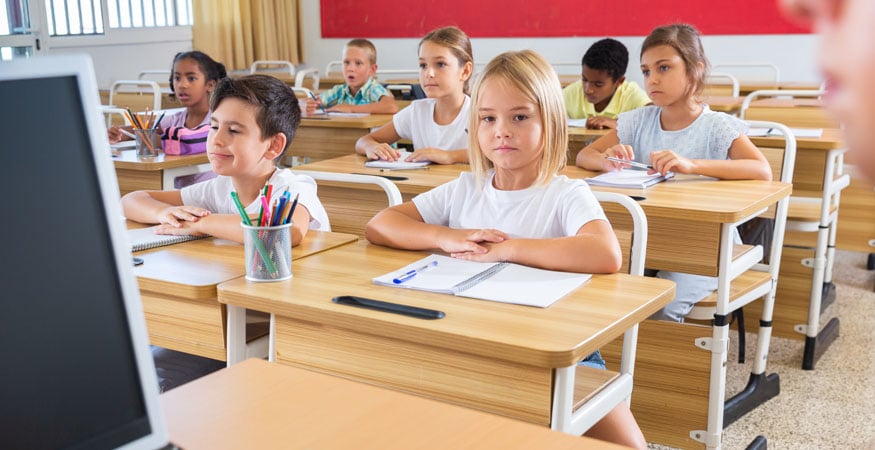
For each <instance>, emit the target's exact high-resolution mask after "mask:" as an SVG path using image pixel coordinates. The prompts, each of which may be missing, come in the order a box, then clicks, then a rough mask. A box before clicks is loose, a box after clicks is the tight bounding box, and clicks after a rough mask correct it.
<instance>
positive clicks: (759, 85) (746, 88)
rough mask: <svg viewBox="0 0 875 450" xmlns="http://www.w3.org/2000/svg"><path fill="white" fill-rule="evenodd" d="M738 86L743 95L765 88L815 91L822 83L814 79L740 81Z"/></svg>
mask: <svg viewBox="0 0 875 450" xmlns="http://www.w3.org/2000/svg"><path fill="white" fill-rule="evenodd" d="M738 88H739V92H740V93H741V95H747V94H750V93H751V92H753V91H761V90H764V89H784V90H787V89H793V90H804V91H815V90H818V89H820V83H818V82H814V81H739V83H738Z"/></svg>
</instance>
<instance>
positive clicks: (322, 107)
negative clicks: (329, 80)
mask: <svg viewBox="0 0 875 450" xmlns="http://www.w3.org/2000/svg"><path fill="white" fill-rule="evenodd" d="M308 92H309V93H310V97H313V101H315V102H316V104H317V105H319V109H321V110H322V112H323V113H324V114H328V111H325V107H324V106H322V102H320V101H319V99H318V98H317V97H316V94H314V93H313V91H308Z"/></svg>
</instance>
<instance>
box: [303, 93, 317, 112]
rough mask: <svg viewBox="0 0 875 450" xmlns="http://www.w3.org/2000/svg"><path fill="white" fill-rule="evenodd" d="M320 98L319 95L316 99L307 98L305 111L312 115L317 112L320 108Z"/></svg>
mask: <svg viewBox="0 0 875 450" xmlns="http://www.w3.org/2000/svg"><path fill="white" fill-rule="evenodd" d="M318 98H319V97H316V99H312V98H308V99H307V109H306V112H305V114H306V115H308V116H311V115H313V114H315V113H316V110H317V109H318V108H319V101H318Z"/></svg>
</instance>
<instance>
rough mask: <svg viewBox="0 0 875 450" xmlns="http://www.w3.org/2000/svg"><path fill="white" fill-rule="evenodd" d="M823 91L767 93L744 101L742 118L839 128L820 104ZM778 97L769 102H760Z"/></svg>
mask: <svg viewBox="0 0 875 450" xmlns="http://www.w3.org/2000/svg"><path fill="white" fill-rule="evenodd" d="M824 94H825V92H824V91H820V90H817V91H814V90H790V89H767V90H760V91H753V92H751V93H750V94H748V95H747V96H746V97H745V98H744V102H742V104H741V111H740V113H739V117H740V118H742V119H748V120H768V121H774V122H780V123H783V124H784V125H787V126H790V127H812V128H838V127H839V124H838V123H837V122H836V120H835V119H834V118H832V117H831V116H830V115H829V114H828V113H827V111H826V109H825V108H823V106H822V105H821V104H820V97H822V96H823V95H824ZM770 97H778V98H775V99H774V100H771V101H768V102H756V100H758V99H765V98H770Z"/></svg>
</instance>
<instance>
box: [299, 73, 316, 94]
mask: <svg viewBox="0 0 875 450" xmlns="http://www.w3.org/2000/svg"><path fill="white" fill-rule="evenodd" d="M307 78H310V79H311V80H312V81H311V82H309V83H308V82H307V81H306V79H307ZM295 87H298V88H308V89H311V90H314V91H318V90H319V69H312V68H311V69H303V70H299V71H298V74H297V75H295Z"/></svg>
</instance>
